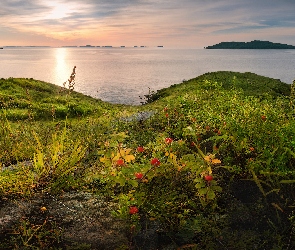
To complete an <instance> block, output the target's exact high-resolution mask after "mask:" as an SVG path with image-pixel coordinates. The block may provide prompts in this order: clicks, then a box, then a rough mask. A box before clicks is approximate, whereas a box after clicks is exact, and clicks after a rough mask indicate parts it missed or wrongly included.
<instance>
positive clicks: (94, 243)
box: [0, 192, 128, 249]
mask: <svg viewBox="0 0 295 250" xmlns="http://www.w3.org/2000/svg"><path fill="white" fill-rule="evenodd" d="M115 207H116V204H114V203H111V202H108V201H106V200H105V199H103V198H102V197H100V196H98V195H95V194H90V193H85V192H67V193H64V194H63V195H62V196H53V195H49V194H45V195H39V196H36V197H33V198H30V199H28V200H23V199H16V200H2V202H1V203H0V240H2V239H5V238H7V233H9V232H12V231H13V227H14V226H15V225H17V223H19V221H20V220H22V219H25V220H28V221H29V222H30V223H31V224H32V225H42V224H43V223H44V221H45V220H46V221H47V222H53V223H56V225H57V227H58V228H62V229H63V233H62V239H63V242H67V245H68V244H77V245H79V244H84V245H85V244H86V245H88V246H91V247H90V249H116V248H120V247H124V246H125V247H126V246H128V237H127V233H128V230H127V228H128V227H127V224H126V222H125V221H122V220H119V219H118V218H114V217H113V216H112V215H111V211H112V210H114V209H115ZM41 208H42V209H41Z"/></svg>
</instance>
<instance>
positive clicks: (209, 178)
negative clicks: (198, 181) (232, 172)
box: [204, 175, 213, 181]
mask: <svg viewBox="0 0 295 250" xmlns="http://www.w3.org/2000/svg"><path fill="white" fill-rule="evenodd" d="M204 179H205V180H206V181H212V180H213V176H212V175H205V177H204Z"/></svg>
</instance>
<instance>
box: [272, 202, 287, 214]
mask: <svg viewBox="0 0 295 250" xmlns="http://www.w3.org/2000/svg"><path fill="white" fill-rule="evenodd" d="M271 205H273V206H274V207H275V208H276V209H278V210H280V211H281V212H282V213H284V210H283V209H282V208H281V207H280V206H279V205H278V204H276V203H274V202H273V203H271Z"/></svg>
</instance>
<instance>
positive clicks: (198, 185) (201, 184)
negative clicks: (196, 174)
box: [195, 182, 206, 188]
mask: <svg viewBox="0 0 295 250" xmlns="http://www.w3.org/2000/svg"><path fill="white" fill-rule="evenodd" d="M205 186H206V185H205V183H204V182H199V183H197V184H196V185H195V187H196V188H203V187H205Z"/></svg>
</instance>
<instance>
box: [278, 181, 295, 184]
mask: <svg viewBox="0 0 295 250" xmlns="http://www.w3.org/2000/svg"><path fill="white" fill-rule="evenodd" d="M280 183H283V184H292V183H295V180H281V181H280Z"/></svg>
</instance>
